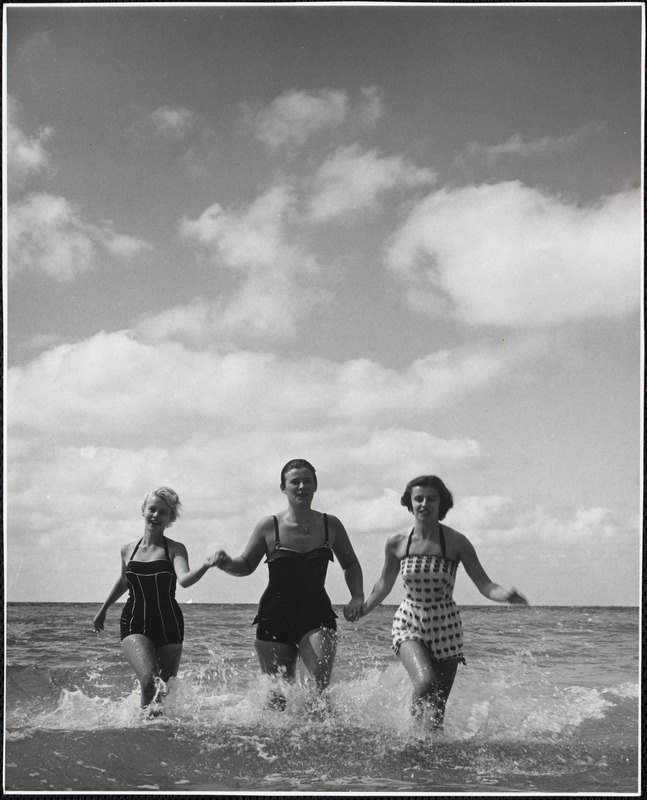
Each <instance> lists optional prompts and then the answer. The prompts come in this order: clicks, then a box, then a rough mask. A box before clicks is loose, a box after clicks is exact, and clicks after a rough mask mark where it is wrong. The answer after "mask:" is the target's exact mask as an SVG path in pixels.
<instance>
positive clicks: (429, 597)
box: [391, 525, 465, 664]
mask: <svg viewBox="0 0 647 800" xmlns="http://www.w3.org/2000/svg"><path fill="white" fill-rule="evenodd" d="M439 530H440V548H441V550H442V552H443V554H442V556H438V555H433V556H432V555H409V548H410V547H411V538H412V536H413V530H412V531H411V533H410V534H409V541H408V542H407V552H406V554H405V556H404V558H403V559H402V561H401V562H400V574H401V575H402V580H403V581H404V588H405V592H406V596H405V598H404V600H403V601H402V602H401V603H400V606H399V607H398V610H397V611H396V612H395V617H394V618H393V627H392V629H391V635H392V636H393V650H394V651H395V653H396V654H397V652H398V650H399V649H400V645H401V644H402V642H406V641H408V640H410V639H415V640H416V641H419V642H422V643H423V644H425V645H426V646H427V648H428V650H429V652H430V654H431V657H432V658H433V659H435V660H436V661H447V659H450V658H458V659H459V660H460V661H461V662H462V663H463V664H464V663H465V659H464V658H463V625H462V623H461V615H460V612H459V610H458V606H457V605H456V603H455V602H454V600H453V597H452V594H453V591H454V581H455V580H456V570H457V568H458V563H459V562H458V561H452V559H451V558H447V556H446V555H445V534H444V533H443V529H442V525H441V526H440V529H439Z"/></svg>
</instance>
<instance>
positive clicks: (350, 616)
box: [344, 597, 364, 622]
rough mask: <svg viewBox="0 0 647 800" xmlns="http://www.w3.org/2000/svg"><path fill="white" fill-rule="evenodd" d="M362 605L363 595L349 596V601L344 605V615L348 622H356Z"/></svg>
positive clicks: (360, 614)
mask: <svg viewBox="0 0 647 800" xmlns="http://www.w3.org/2000/svg"><path fill="white" fill-rule="evenodd" d="M363 607H364V598H363V597H351V600H350V603H349V604H348V605H347V606H345V607H344V617H346V619H347V620H348V622H357V620H358V619H359V618H360V617H361V616H362V609H363Z"/></svg>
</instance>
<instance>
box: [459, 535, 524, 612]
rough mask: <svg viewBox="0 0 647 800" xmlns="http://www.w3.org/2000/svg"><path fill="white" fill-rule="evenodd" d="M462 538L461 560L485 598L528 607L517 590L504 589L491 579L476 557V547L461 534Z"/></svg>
mask: <svg viewBox="0 0 647 800" xmlns="http://www.w3.org/2000/svg"><path fill="white" fill-rule="evenodd" d="M460 536H461V540H462V541H461V546H460V550H459V553H460V559H461V561H462V562H463V566H464V567H465V572H467V574H468V575H469V577H470V578H471V580H472V582H473V583H474V585H475V586H476V588H477V589H478V590H479V592H480V593H481V594H482V595H483V596H484V597H487V598H488V599H489V600H494V601H496V602H497V603H514V604H519V605H528V601H527V600H526V598H525V597H524V596H523V595H522V594H521V593H520V592H518V591H517V590H516V589H515V588H512V589H504V588H503V586H499V584H498V583H495V582H494V581H493V580H491V579H490V577H489V576H488V574H487V573H486V571H485V570H484V569H483V567H482V565H481V562H480V561H479V557H478V556H477V555H476V550H475V549H474V545H473V544H472V543H471V542H470V541H469V539H468V538H467V537H466V536H463V535H462V534H460Z"/></svg>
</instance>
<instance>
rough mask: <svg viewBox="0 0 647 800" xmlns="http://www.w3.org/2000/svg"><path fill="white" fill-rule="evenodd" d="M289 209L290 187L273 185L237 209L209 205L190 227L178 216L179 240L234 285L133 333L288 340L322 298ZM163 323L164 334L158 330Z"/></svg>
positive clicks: (147, 321) (148, 320)
mask: <svg viewBox="0 0 647 800" xmlns="http://www.w3.org/2000/svg"><path fill="white" fill-rule="evenodd" d="M295 203H296V197H295V194H294V191H293V190H292V188H291V187H289V186H287V185H280V186H275V187H273V188H271V189H270V190H268V191H267V192H266V193H265V194H264V195H262V196H261V197H259V198H257V199H256V200H255V201H253V202H252V203H250V204H249V205H248V206H246V207H244V208H242V209H238V210H225V209H223V208H222V207H221V206H220V205H219V204H218V203H215V204H214V205H212V206H210V207H209V208H207V209H206V210H205V211H204V212H203V213H202V214H201V215H200V216H199V217H198V218H197V219H195V220H189V219H187V218H186V217H185V218H184V219H183V220H182V222H181V224H180V235H181V236H182V237H183V238H184V239H185V240H186V241H188V242H190V243H193V244H194V245H195V246H196V247H197V248H198V249H199V251H200V252H201V253H205V254H206V255H207V257H208V258H209V259H210V260H211V261H212V263H213V264H214V266H215V267H216V268H218V267H224V268H226V269H228V270H229V271H231V272H232V273H233V274H234V276H235V280H236V281H237V283H236V286H235V287H234V288H233V289H232V290H231V291H229V292H226V293H224V294H223V295H221V296H220V297H219V298H218V300H216V301H211V302H207V301H203V300H198V301H195V302H194V303H192V304H190V305H189V306H188V307H181V308H175V309H170V310H169V311H165V312H163V313H162V315H160V316H159V317H152V318H146V319H144V320H142V321H141V323H140V325H139V329H140V330H141V331H142V332H143V333H145V334H146V335H147V336H152V337H155V338H160V337H163V336H168V335H173V331H175V332H176V333H178V334H179V335H181V336H182V335H183V336H187V337H189V338H192V339H193V340H194V341H198V340H199V339H200V338H203V337H205V336H206V337H207V338H212V336H213V334H214V333H215V332H221V333H224V334H226V335H230V334H231V335H233V334H236V333H241V334H242V335H244V336H247V337H256V336H264V337H265V336H270V337H273V338H281V337H285V336H289V335H291V334H292V333H293V332H294V330H295V326H296V325H297V323H298V322H299V321H300V320H301V319H303V318H305V317H307V316H308V314H309V313H310V312H311V310H312V308H314V306H316V305H317V304H319V303H323V302H325V301H326V300H327V299H328V297H329V294H328V292H327V291H326V290H325V288H324V287H323V286H322V281H321V275H320V271H319V269H318V267H317V264H316V261H315V258H314V256H313V255H312V254H311V253H309V252H308V251H307V249H306V248H305V246H304V245H302V244H301V243H300V241H299V237H298V232H297V227H298V226H297V222H298V221H297V216H296V210H295ZM169 324H170V325H171V326H172V328H166V326H167V325H169ZM165 330H167V331H168V333H165ZM201 331H202V332H201Z"/></svg>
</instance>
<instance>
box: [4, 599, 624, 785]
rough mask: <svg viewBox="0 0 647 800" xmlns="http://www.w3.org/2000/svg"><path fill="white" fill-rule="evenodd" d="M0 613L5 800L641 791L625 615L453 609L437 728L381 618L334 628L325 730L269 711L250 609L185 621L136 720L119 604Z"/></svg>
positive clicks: (297, 713) (387, 612) (304, 716)
mask: <svg viewBox="0 0 647 800" xmlns="http://www.w3.org/2000/svg"><path fill="white" fill-rule="evenodd" d="M97 609H98V605H97V604H93V605H90V604H53V603H42V604H31V603H25V604H9V605H8V607H7V631H6V707H5V712H6V713H5V764H4V768H5V770H4V788H5V791H6V792H10V793H11V792H14V793H20V792H23V791H28V792H43V793H47V794H51V793H56V792H60V793H69V792H92V793H110V792H112V793H123V792H133V793H136V794H148V793H151V794H153V793H157V792H160V793H164V794H174V793H183V792H188V793H200V792H205V793H209V792H213V793H223V794H224V793H231V794H235V793H240V792H255V793H261V794H266V793H269V794H280V795H285V794H291V793H293V794H311V793H314V794H319V793H321V794H335V793H340V794H341V793H353V794H363V793H366V794H371V795H374V794H389V795H396V794H419V793H424V794H430V793H431V794H433V793H438V794H461V793H465V794H475V793H476V794H487V793H490V794H500V793H508V792H510V793H520V792H524V793H537V794H546V793H559V794H570V793H572V794H574V793H578V794H590V795H599V794H604V793H624V794H636V793H638V792H639V789H640V787H639V775H640V765H639V757H640V747H639V724H640V719H639V707H640V693H639V686H640V682H639V649H640V648H639V643H640V620H639V611H638V609H636V608H608V607H604V608H582V607H569V608H564V607H532V608H523V607H518V606H515V607H512V606H494V605H492V606H483V607H481V606H471V607H463V608H462V609H461V613H462V617H463V624H464V628H465V640H466V649H465V655H466V659H467V665H466V666H459V669H458V674H457V678H456V682H455V684H454V689H453V691H452V695H451V697H450V700H449V703H448V706H447V717H446V725H445V731H444V733H442V734H426V733H424V732H423V731H420V730H419V729H418V728H417V727H416V726H415V725H414V724H413V721H412V719H411V717H410V715H409V699H410V694H411V686H410V683H409V680H408V678H407V675H406V672H405V670H404V668H403V667H402V665H401V664H400V663H399V662H398V660H397V659H396V658H395V657H394V656H393V654H392V652H391V650H390V628H391V620H392V617H393V612H394V608H393V607H381V608H378V609H377V610H376V611H374V612H373V613H372V614H371V615H370V616H369V617H367V618H366V619H364V620H361V621H360V622H358V623H356V624H351V623H348V622H346V621H345V620H344V619H343V615H342V613H341V609H339V608H338V609H337V613H338V614H339V647H338V650H337V659H336V662H335V668H334V671H333V680H332V684H331V687H330V690H329V695H330V705H331V707H332V712H331V714H330V716H328V717H325V718H323V719H321V718H319V716H318V715H313V714H312V713H311V706H312V702H311V700H312V697H311V695H310V693H309V689H308V688H307V687H304V686H302V685H301V684H299V683H297V684H295V685H293V686H290V687H289V688H288V691H287V708H286V709H285V711H283V712H280V711H271V710H268V709H267V707H266V698H267V694H268V692H269V690H270V688H271V685H270V680H269V679H268V678H267V677H265V676H262V675H261V674H260V672H259V670H258V666H257V663H256V657H255V654H254V647H253V640H254V628H253V627H251V621H252V619H253V616H254V612H255V608H254V606H251V605H195V604H185V605H183V606H182V609H183V612H184V616H185V622H186V639H185V643H184V654H183V659H182V664H181V668H180V673H179V675H178V677H177V679H175V680H174V681H172V682H171V685H170V690H169V694H168V696H167V697H166V699H165V701H164V715H163V716H162V717H159V718H156V719H154V720H148V719H146V718H145V717H144V716H143V715H142V712H141V710H140V708H139V690H138V687H137V686H136V681H135V678H134V675H133V673H132V671H131V669H130V667H129V666H128V665H127V664H126V662H125V660H124V658H123V656H122V653H121V648H120V645H119V631H118V628H119V622H118V621H119V613H120V606H116V607H113V608H112V609H111V610H110V611H109V613H108V621H107V624H106V630H105V632H104V633H103V634H101V635H97V634H96V633H95V632H94V631H93V628H92V618H93V616H94V614H95V613H96V611H97Z"/></svg>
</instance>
